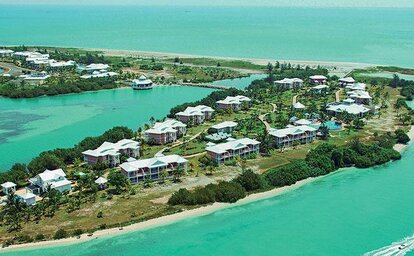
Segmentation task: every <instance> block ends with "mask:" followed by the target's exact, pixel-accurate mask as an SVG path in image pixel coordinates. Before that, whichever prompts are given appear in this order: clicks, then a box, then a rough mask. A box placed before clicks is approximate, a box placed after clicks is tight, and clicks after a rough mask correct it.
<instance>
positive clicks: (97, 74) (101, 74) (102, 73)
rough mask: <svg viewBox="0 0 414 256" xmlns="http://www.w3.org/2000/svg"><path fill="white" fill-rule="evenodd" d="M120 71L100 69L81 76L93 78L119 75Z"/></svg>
mask: <svg viewBox="0 0 414 256" xmlns="http://www.w3.org/2000/svg"><path fill="white" fill-rule="evenodd" d="M117 75H118V73H116V72H108V71H107V70H104V69H103V70H100V71H93V72H92V74H87V75H82V76H80V78H82V79H91V78H104V77H112V76H117Z"/></svg>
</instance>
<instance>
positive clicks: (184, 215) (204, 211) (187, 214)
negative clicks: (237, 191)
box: [0, 176, 323, 252]
mask: <svg viewBox="0 0 414 256" xmlns="http://www.w3.org/2000/svg"><path fill="white" fill-rule="evenodd" d="M322 177H323V176H321V177H316V178H308V179H305V180H301V181H299V182H297V183H296V184H294V185H291V186H286V187H281V188H275V189H272V190H269V191H265V192H261V193H255V194H250V195H248V196H247V197H245V198H243V199H241V200H239V201H237V203H234V204H229V203H214V204H211V205H208V206H203V207H199V208H196V209H192V210H187V211H183V212H179V213H175V214H171V215H166V216H163V217H159V218H155V219H151V220H147V221H144V222H140V223H135V224H132V225H129V226H125V227H123V228H122V230H120V229H119V228H112V229H105V230H98V231H96V232H94V233H93V235H92V236H88V235H87V234H83V235H82V236H80V238H76V237H70V238H66V239H61V240H48V241H42V242H37V243H26V244H16V245H11V246H9V247H6V248H1V249H0V252H2V251H7V250H13V249H24V248H33V247H43V246H54V245H67V244H73V243H81V242H86V241H91V240H95V239H99V238H101V237H107V236H114V235H122V234H126V233H128V232H132V231H140V230H146V229H151V228H156V227H159V226H164V225H168V224H172V223H174V222H177V221H180V220H184V219H188V218H191V217H198V216H203V215H208V214H211V213H214V212H216V211H218V210H221V209H225V208H230V207H237V206H240V205H244V204H248V203H251V202H256V201H260V200H264V199H267V198H271V197H274V196H278V195H281V194H283V193H286V192H289V191H292V190H294V189H297V188H300V187H302V186H303V185H305V184H308V183H310V182H313V181H315V180H317V179H320V178H322Z"/></svg>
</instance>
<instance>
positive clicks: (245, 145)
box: [206, 138, 260, 164]
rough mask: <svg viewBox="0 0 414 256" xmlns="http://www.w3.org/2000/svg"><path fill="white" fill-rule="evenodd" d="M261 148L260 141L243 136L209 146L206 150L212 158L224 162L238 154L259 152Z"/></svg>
mask: <svg viewBox="0 0 414 256" xmlns="http://www.w3.org/2000/svg"><path fill="white" fill-rule="evenodd" d="M259 149H260V142H259V141H257V140H253V139H249V138H243V139H238V140H232V141H229V142H225V143H221V144H217V145H214V146H211V147H207V148H206V152H207V154H208V156H209V157H210V158H211V159H212V160H214V161H215V162H217V163H218V164H222V163H224V162H225V161H227V160H230V159H233V158H234V157H236V156H239V157H247V156H249V155H251V154H257V153H259Z"/></svg>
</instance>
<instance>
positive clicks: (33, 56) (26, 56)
mask: <svg viewBox="0 0 414 256" xmlns="http://www.w3.org/2000/svg"><path fill="white" fill-rule="evenodd" d="M13 56H14V57H15V58H17V59H21V60H24V61H26V62H31V61H34V60H47V59H49V54H42V53H40V52H31V51H24V52H15V53H13Z"/></svg>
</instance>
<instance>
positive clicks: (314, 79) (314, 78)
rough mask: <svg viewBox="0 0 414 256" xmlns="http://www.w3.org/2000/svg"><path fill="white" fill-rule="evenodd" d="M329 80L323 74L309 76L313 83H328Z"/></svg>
mask: <svg viewBox="0 0 414 256" xmlns="http://www.w3.org/2000/svg"><path fill="white" fill-rule="evenodd" d="M327 81H328V78H327V77H326V76H322V75H315V76H310V77H309V82H310V83H311V84H326V82H327Z"/></svg>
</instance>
